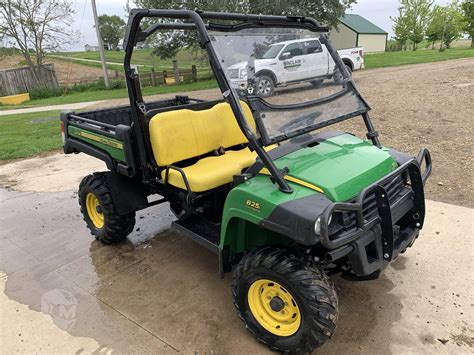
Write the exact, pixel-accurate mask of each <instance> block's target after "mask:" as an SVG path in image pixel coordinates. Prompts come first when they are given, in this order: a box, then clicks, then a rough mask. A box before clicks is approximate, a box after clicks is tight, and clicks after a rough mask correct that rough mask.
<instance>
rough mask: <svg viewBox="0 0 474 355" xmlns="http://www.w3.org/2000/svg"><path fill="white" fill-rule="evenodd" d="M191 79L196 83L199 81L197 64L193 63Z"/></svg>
mask: <svg viewBox="0 0 474 355" xmlns="http://www.w3.org/2000/svg"><path fill="white" fill-rule="evenodd" d="M191 80H192V82H193V83H195V82H196V81H198V77H197V69H196V66H195V65H193V66H192V67H191Z"/></svg>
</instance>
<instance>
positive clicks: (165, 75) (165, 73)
mask: <svg viewBox="0 0 474 355" xmlns="http://www.w3.org/2000/svg"><path fill="white" fill-rule="evenodd" d="M167 76H168V72H167V71H166V70H163V84H166V77H167Z"/></svg>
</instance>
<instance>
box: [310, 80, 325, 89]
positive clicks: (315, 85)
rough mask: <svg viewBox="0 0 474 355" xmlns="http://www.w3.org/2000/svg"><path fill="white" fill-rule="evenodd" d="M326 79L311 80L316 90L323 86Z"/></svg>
mask: <svg viewBox="0 0 474 355" xmlns="http://www.w3.org/2000/svg"><path fill="white" fill-rule="evenodd" d="M323 81H324V79H316V80H311V81H310V83H311V85H313V86H314V87H315V88H319V87H321V85H322V84H323Z"/></svg>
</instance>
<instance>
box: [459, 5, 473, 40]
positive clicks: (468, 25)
mask: <svg viewBox="0 0 474 355" xmlns="http://www.w3.org/2000/svg"><path fill="white" fill-rule="evenodd" d="M461 8H462V11H463V15H464V28H463V30H464V31H466V33H467V34H468V35H469V37H471V48H474V1H473V0H465V1H464V2H463V3H462V4H461Z"/></svg>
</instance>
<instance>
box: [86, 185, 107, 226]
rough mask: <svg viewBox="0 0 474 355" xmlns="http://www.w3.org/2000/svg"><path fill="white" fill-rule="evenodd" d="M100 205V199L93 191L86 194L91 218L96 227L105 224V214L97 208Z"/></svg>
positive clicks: (87, 207) (88, 212)
mask: <svg viewBox="0 0 474 355" xmlns="http://www.w3.org/2000/svg"><path fill="white" fill-rule="evenodd" d="M99 206H100V202H99V199H98V198H97V197H96V196H95V195H94V194H93V193H91V192H89V193H88V194H87V196H86V209H87V214H88V215H89V218H90V220H91V221H92V223H93V224H94V226H95V227H96V228H99V229H100V228H102V227H103V226H104V214H103V213H102V212H99V211H98V210H97V207H99Z"/></svg>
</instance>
